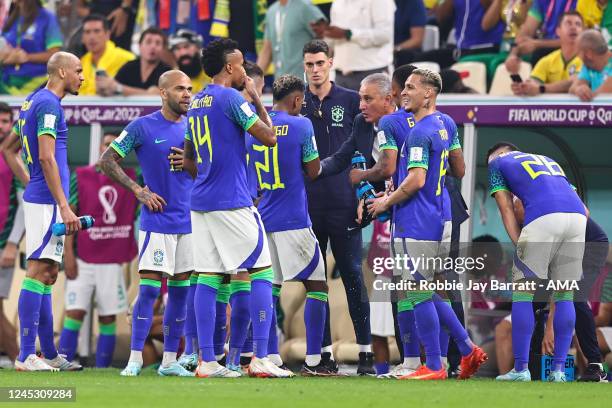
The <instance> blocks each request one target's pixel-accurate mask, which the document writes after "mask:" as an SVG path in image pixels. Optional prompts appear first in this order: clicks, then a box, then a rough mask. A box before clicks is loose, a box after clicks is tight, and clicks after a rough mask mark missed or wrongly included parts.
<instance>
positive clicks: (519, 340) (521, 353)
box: [512, 292, 535, 371]
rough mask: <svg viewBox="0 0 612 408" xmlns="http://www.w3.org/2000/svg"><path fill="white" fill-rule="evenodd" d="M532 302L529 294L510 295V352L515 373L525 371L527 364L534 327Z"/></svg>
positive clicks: (531, 296)
mask: <svg viewBox="0 0 612 408" xmlns="http://www.w3.org/2000/svg"><path fill="white" fill-rule="evenodd" d="M532 302H533V294H531V293H523V292H514V293H513V294H512V351H513V354H514V369H515V370H516V371H523V370H526V369H527V366H528V364H529V346H530V344H531V336H532V334H533V329H534V327H535V318H534V315H533V306H532Z"/></svg>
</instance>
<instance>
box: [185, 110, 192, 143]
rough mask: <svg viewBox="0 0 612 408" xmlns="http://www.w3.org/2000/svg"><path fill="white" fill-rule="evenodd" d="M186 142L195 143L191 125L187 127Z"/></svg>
mask: <svg viewBox="0 0 612 408" xmlns="http://www.w3.org/2000/svg"><path fill="white" fill-rule="evenodd" d="M188 117H189V116H188ZM185 140H189V141H190V142H192V143H193V135H192V134H191V126H189V125H187V126H185Z"/></svg>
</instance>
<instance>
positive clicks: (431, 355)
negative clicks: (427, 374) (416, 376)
mask: <svg viewBox="0 0 612 408" xmlns="http://www.w3.org/2000/svg"><path fill="white" fill-rule="evenodd" d="M431 295H432V292H409V293H408V298H409V299H410V300H411V301H412V303H413V305H414V318H415V320H416V326H417V330H418V333H419V339H420V340H421V342H422V343H423V347H424V348H425V356H426V364H427V368H429V369H430V370H433V371H438V370H440V369H441V368H442V361H441V360H440V358H441V356H440V321H439V320H438V314H437V313H436V307H435V306H434V304H433V302H432V300H431Z"/></svg>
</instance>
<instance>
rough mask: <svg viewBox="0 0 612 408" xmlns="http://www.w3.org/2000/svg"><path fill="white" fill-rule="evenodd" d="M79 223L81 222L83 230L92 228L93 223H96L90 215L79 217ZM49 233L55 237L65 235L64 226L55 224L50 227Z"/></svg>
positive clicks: (58, 223)
mask: <svg viewBox="0 0 612 408" xmlns="http://www.w3.org/2000/svg"><path fill="white" fill-rule="evenodd" d="M79 221H81V228H83V229H84V230H86V229H89V228H91V227H93V225H94V222H96V220H95V219H94V217H92V216H91V215H83V216H82V217H79ZM51 231H52V232H53V235H55V236H56V237H59V236H61V235H65V234H66V224H64V223H63V222H56V223H55V224H53V226H52V227H51Z"/></svg>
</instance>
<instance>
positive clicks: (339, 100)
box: [302, 83, 359, 211]
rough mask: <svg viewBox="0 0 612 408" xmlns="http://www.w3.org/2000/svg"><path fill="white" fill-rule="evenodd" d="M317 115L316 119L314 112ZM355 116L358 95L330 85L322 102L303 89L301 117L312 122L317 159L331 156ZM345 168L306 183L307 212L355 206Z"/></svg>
mask: <svg viewBox="0 0 612 408" xmlns="http://www.w3.org/2000/svg"><path fill="white" fill-rule="evenodd" d="M318 111H320V112H321V114H322V115H321V117H320V118H319V117H317V116H318V114H316V112H318ZM358 113H359V94H358V93H357V92H355V91H352V90H350V89H346V88H342V87H340V86H336V84H334V83H332V88H331V90H330V92H329V94H328V95H327V96H326V97H325V98H323V101H321V100H319V98H318V97H317V96H316V95H314V94H313V93H312V92H310V89H307V90H306V96H305V98H304V105H303V106H302V115H304V116H306V117H307V118H308V119H310V121H311V122H312V126H313V128H314V132H315V139H316V141H317V149H318V150H319V157H320V158H321V160H323V159H325V158H326V157H329V156H331V155H332V154H334V153H335V152H336V151H337V150H338V149H339V148H340V146H342V143H344V141H345V140H347V139H348V138H349V137H350V136H351V131H352V129H353V121H354V119H355V116H357V114H358ZM348 174H349V168H347V169H346V170H345V171H343V172H342V173H340V174H338V175H335V176H331V177H326V178H323V179H320V180H315V181H313V182H307V183H306V192H307V195H308V208H309V210H311V211H317V210H332V209H344V210H350V211H354V210H355V208H356V206H357V198H356V196H355V189H354V188H353V187H352V186H351V183H350V181H349V177H348Z"/></svg>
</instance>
